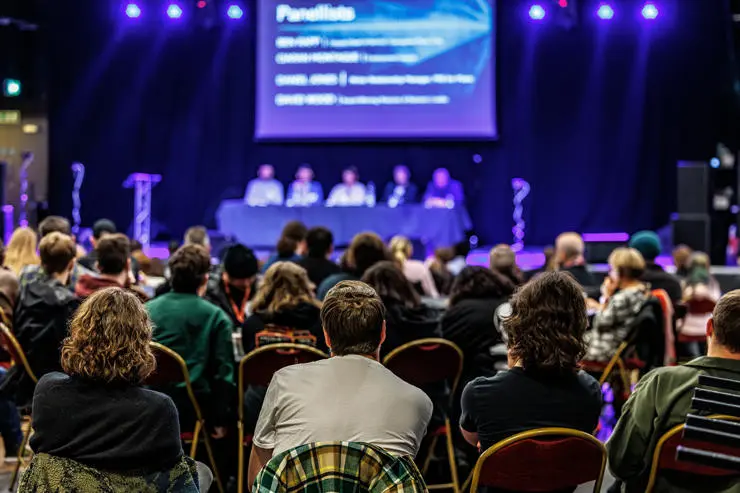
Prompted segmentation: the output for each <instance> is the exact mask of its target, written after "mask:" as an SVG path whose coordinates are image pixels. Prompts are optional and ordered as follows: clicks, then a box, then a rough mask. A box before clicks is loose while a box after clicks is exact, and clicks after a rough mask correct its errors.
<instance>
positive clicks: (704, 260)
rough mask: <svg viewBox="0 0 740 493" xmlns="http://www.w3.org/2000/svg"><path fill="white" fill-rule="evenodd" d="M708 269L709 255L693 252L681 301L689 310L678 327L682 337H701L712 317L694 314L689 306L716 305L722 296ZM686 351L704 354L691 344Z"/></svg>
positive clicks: (704, 314) (706, 314) (694, 354)
mask: <svg viewBox="0 0 740 493" xmlns="http://www.w3.org/2000/svg"><path fill="white" fill-rule="evenodd" d="M709 268H710V261H709V255H707V254H706V253H703V252H694V253H693V254H692V255H691V258H690V259H689V264H688V272H687V276H686V279H685V283H686V287H685V288H684V290H683V301H684V302H686V303H687V304H688V305H689V310H688V313H687V314H686V317H685V318H684V320H683V323H682V324H681V326H680V327H679V332H680V333H681V334H683V335H687V336H702V335H703V334H704V333H705V332H706V327H707V321H708V320H709V319H710V318H711V317H712V314H711V312H706V313H701V312H696V311H694V310H692V306H691V305H692V304H694V303H695V302H701V301H711V302H714V303H716V302H717V301H718V300H719V298H720V296H721V295H722V293H721V290H720V287H719V283H718V282H717V280H716V279H715V278H714V277H713V276H712V275H711V274H710V273H709ZM688 350H689V351H690V352H691V354H692V355H693V356H699V355H700V354H703V352H704V350H703V349H699V348H697V347H696V344H692V345H691V347H689V348H688Z"/></svg>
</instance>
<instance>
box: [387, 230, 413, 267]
mask: <svg viewBox="0 0 740 493" xmlns="http://www.w3.org/2000/svg"><path fill="white" fill-rule="evenodd" d="M388 247H389V248H390V250H391V254H392V255H393V258H394V259H395V260H396V261H397V262H399V263H400V264H401V265H403V263H404V262H406V261H407V260H408V259H409V258H411V255H412V254H413V253H414V247H413V246H412V245H411V241H409V239H408V238H406V237H405V236H394V237H393V238H391V242H390V243H389V244H388Z"/></svg>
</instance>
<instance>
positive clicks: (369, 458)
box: [252, 442, 427, 493]
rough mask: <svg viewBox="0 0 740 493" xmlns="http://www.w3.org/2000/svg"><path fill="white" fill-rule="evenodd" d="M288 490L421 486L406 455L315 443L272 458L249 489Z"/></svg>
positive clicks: (341, 491) (345, 492)
mask: <svg viewBox="0 0 740 493" xmlns="http://www.w3.org/2000/svg"><path fill="white" fill-rule="evenodd" d="M288 491H290V492H292V493H301V492H305V493H308V492H315V491H332V492H337V493H355V492H357V491H367V492H369V493H381V492H387V491H403V492H404V493H406V492H408V493H417V492H418V493H422V492H426V491H427V488H426V485H425V483H424V479H423V477H422V475H421V473H420V472H419V469H418V468H417V467H416V465H415V464H414V460H413V458H412V457H409V456H404V457H394V456H392V455H391V454H389V453H388V452H386V451H384V450H383V449H381V448H380V447H376V446H374V445H371V444H369V443H354V442H320V443H311V444H307V445H301V446H300V447H296V448H294V449H291V450H288V451H285V452H283V453H282V454H279V455H277V456H275V457H273V458H272V459H270V461H269V462H268V463H267V465H266V466H265V467H264V468H263V469H262V470H261V471H260V472H259V474H258V475H257V477H256V478H255V481H254V486H253V487H252V492H253V493H268V492H269V493H282V492H288Z"/></svg>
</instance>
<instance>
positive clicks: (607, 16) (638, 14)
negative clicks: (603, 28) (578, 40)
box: [525, 0, 740, 29]
mask: <svg viewBox="0 0 740 493" xmlns="http://www.w3.org/2000/svg"><path fill="white" fill-rule="evenodd" d="M737 1H738V4H739V5H740V0H737ZM525 5H526V9H527V10H526V16H527V18H528V20H529V21H530V22H535V23H539V22H544V21H553V22H555V23H556V24H558V25H560V26H562V27H565V28H566V29H571V28H573V27H575V26H576V25H577V24H578V22H579V15H580V14H583V15H584V16H592V17H593V18H594V19H595V20H596V21H599V22H609V21H611V20H617V19H620V18H621V17H625V16H624V15H622V14H625V13H628V12H627V8H628V6H629V9H631V10H632V11H633V12H634V13H635V18H637V19H640V20H642V21H646V22H653V21H655V20H657V19H659V18H660V17H661V10H660V2H659V1H657V0H655V1H654V0H645V1H644V2H638V3H637V4H634V3H629V4H625V3H624V2H621V1H620V0H533V1H532V2H530V3H526V4H525ZM635 9H636V10H635ZM735 19H736V22H740V13H738V14H737V16H736V17H735Z"/></svg>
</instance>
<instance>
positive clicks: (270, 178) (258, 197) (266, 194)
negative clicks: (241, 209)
mask: <svg viewBox="0 0 740 493" xmlns="http://www.w3.org/2000/svg"><path fill="white" fill-rule="evenodd" d="M284 193H285V192H284V189H283V184H282V183H280V182H279V181H277V180H276V179H275V168H273V167H272V165H271V164H263V165H260V167H259V169H258V170H257V178H255V179H254V180H250V182H249V183H248V184H247V190H246V192H245V193H244V202H246V204H247V205H250V206H252V207H265V206H268V205H283V197H284Z"/></svg>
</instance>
